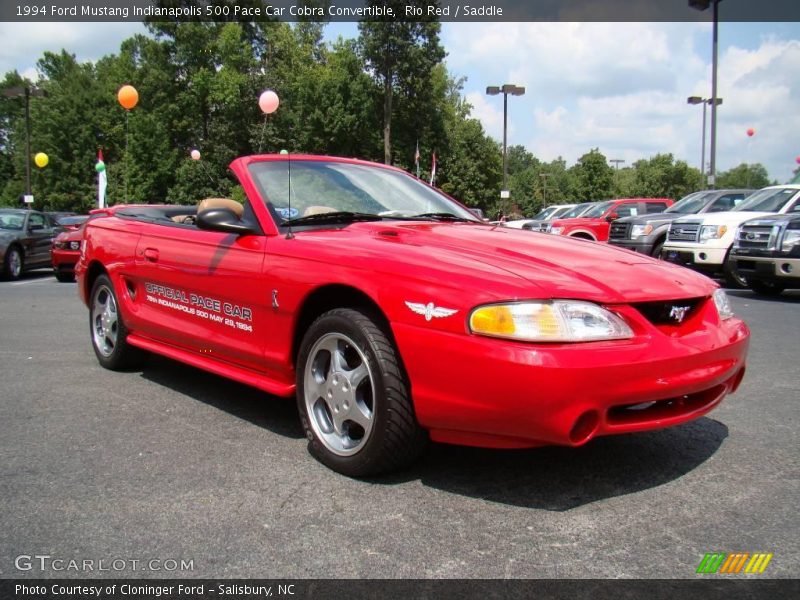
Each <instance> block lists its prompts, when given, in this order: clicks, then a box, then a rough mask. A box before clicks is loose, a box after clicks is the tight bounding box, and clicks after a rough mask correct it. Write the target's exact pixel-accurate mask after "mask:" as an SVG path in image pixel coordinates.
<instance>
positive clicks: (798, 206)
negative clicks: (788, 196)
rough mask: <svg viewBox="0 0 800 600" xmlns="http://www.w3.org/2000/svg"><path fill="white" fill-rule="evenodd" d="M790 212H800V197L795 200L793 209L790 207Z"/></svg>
mask: <svg viewBox="0 0 800 600" xmlns="http://www.w3.org/2000/svg"><path fill="white" fill-rule="evenodd" d="M788 212H791V213H800V198H797V199H796V200H795V201H794V206H793V207H792V208H791V209H789V211H788Z"/></svg>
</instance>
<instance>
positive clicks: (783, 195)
mask: <svg viewBox="0 0 800 600" xmlns="http://www.w3.org/2000/svg"><path fill="white" fill-rule="evenodd" d="M798 191H800V190H797V189H796V188H767V189H764V190H759V191H757V192H756V193H754V194H753V195H752V196H748V198H747V200H745V201H744V202H742V203H741V204H740V205H739V206H737V207H736V208H735V209H734V210H735V211H737V212H738V211H747V212H779V211H780V210H781V209H782V208H783V207H784V206H786V204H787V203H788V202H790V201H791V199H792V198H793V197H794V195H795V194H797V192H798Z"/></svg>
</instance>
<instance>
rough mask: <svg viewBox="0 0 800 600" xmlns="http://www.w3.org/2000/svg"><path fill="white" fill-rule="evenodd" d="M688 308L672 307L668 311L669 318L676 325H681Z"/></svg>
mask: <svg viewBox="0 0 800 600" xmlns="http://www.w3.org/2000/svg"><path fill="white" fill-rule="evenodd" d="M689 308H691V307H689V306H673V307H672V309H671V310H670V311H669V318H670V319H675V320H676V321H677V322H678V323H683V320H684V319H685V318H686V313H688V312H689Z"/></svg>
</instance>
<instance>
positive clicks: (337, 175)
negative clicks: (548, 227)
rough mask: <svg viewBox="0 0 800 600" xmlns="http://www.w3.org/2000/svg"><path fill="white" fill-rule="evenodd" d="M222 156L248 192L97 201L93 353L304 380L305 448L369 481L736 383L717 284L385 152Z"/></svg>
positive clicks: (653, 422)
mask: <svg viewBox="0 0 800 600" xmlns="http://www.w3.org/2000/svg"><path fill="white" fill-rule="evenodd" d="M231 169H232V170H233V172H234V174H235V175H236V176H237V177H238V179H239V181H240V182H241V184H242V187H243V189H244V192H245V194H246V201H245V203H244V205H242V204H240V203H238V202H235V201H233V200H229V199H224V198H209V199H204V200H202V201H200V202H199V203H198V204H197V206H195V207H193V206H157V205H149V206H143V205H138V206H136V205H128V206H115V207H111V208H108V209H104V211H102V213H98V214H97V216H96V218H92V219H91V220H90V221H89V222H88V223H87V225H86V227H85V235H84V250H83V254H82V255H81V259H80V261H79V263H78V266H77V268H76V273H77V276H78V289H79V293H80V295H81V298H82V300H83V301H84V302H85V303H86V305H87V306H88V308H89V321H90V332H91V336H90V337H91V342H92V345H93V347H94V351H95V354H96V356H97V359H98V360H99V362H100V364H101V365H103V366H104V367H106V368H110V369H119V368H123V367H131V366H133V365H135V364H136V363H137V361H138V360H139V359H141V358H142V355H143V353H144V352H155V353H158V354H162V355H164V356H168V357H171V358H173V359H176V360H179V361H182V362H184V363H187V364H190V365H194V366H196V367H199V368H202V369H206V370H208V371H211V372H213V373H217V374H220V375H223V376H225V377H229V378H231V379H234V380H237V381H240V382H244V383H246V384H249V385H253V386H255V387H258V388H260V389H262V390H264V391H266V392H269V393H271V394H275V395H277V396H284V397H291V396H295V397H296V400H297V404H298V408H299V412H300V417H301V420H302V424H303V427H304V429H305V432H306V436H307V438H308V440H309V448H310V450H311V452H312V454H314V455H315V456H316V457H317V458H318V459H320V460H321V461H322V462H323V463H325V464H326V465H328V466H329V467H331V468H333V469H335V470H337V471H339V472H341V473H344V474H347V475H351V476H366V475H371V474H377V473H381V472H385V471H388V470H392V469H396V468H399V467H402V466H405V465H408V464H409V463H411V462H412V461H413V460H414V459H415V458H417V457H418V456H419V455H420V453H421V452H422V450H423V448H424V445H425V442H426V440H427V439H429V438H430V439H433V440H435V441H440V442H448V443H455V444H468V445H475V446H485V447H495V448H522V447H533V446H539V445H543V444H563V445H569V446H578V445H581V444H584V443H586V442H588V441H589V440H591V439H592V438H594V437H595V436H598V435H608V434H616V433H629V432H635V431H646V430H651V429H658V428H662V427H667V426H671V425H677V424H679V423H683V422H686V421H689V420H691V419H695V418H697V417H699V416H701V415H703V414H705V413H707V412H708V411H710V410H711V409H712V408H714V407H715V406H717V404H719V402H721V401H722V399H723V398H724V397H725V396H726V395H727V394H729V393H731V392H733V391H735V390H736V388H737V387H738V385H739V383H740V381H741V379H742V376H743V374H744V370H745V356H746V352H747V347H748V340H749V331H748V328H747V326H746V325H745V324H744V323H743V322H742V321H741V320H740V319H738V318H736V317H735V316H734V315H733V313H732V311H731V307H730V305H729V304H728V301H727V298H726V296H725V292H724V291H723V290H721V289H719V288H718V286H717V285H716V284H715V283H714V282H712V281H711V280H710V279H708V278H706V277H704V276H702V275H699V274H697V273H694V272H692V271H689V270H687V269H684V268H681V267H677V266H675V265H671V264H669V263H666V262H662V261H659V260H655V259H652V258H650V257H647V256H638V255H632V254H631V253H630V252H627V251H624V250H619V249H617V248H612V247H608V246H598V245H595V244H575V243H574V242H572V241H568V240H563V239H559V238H556V237H552V236H544V235H531V234H530V233H529V232H526V231H521V230H514V229H509V228H506V227H496V226H492V225H491V224H488V223H483V222H481V221H480V220H478V219H477V218H476V217H475V216H474V215H473V214H472V213H471V212H470V211H469V210H468V209H467V208H465V207H464V206H462V205H460V204H459V203H457V202H455V201H454V200H452V199H451V198H449V197H447V196H446V195H444V194H442V193H441V192H439V191H438V190H436V189H434V188H433V187H430V186H428V185H427V184H425V183H423V182H421V181H420V180H418V179H416V178H415V177H412V176H410V175H408V174H407V173H405V172H404V171H401V170H399V169H395V168H393V167H389V166H385V165H379V164H374V163H368V162H364V161H358V160H351V159H341V158H332V157H323V156H308V155H296V156H286V155H269V156H251V157H244V158H239V159H237V160H235V161H234V162H233V163H232V164H231Z"/></svg>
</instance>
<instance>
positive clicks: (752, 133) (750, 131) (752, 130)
mask: <svg viewBox="0 0 800 600" xmlns="http://www.w3.org/2000/svg"><path fill="white" fill-rule="evenodd" d="M755 134H756V130H755V129H753V128H752V127H751V128H750V129H748V130H747V137H753V136H754V135H755Z"/></svg>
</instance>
